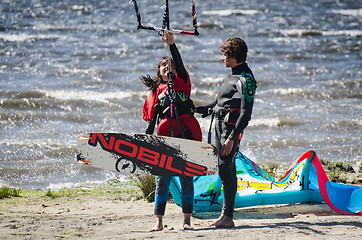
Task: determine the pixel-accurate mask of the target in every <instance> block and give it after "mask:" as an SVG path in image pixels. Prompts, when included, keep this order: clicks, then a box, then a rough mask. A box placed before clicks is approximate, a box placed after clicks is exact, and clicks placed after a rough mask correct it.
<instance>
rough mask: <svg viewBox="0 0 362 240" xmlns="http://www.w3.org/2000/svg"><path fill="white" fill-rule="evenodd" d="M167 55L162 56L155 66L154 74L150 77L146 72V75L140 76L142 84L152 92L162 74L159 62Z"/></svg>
mask: <svg viewBox="0 0 362 240" xmlns="http://www.w3.org/2000/svg"><path fill="white" fill-rule="evenodd" d="M167 59H168V57H167V56H163V57H162V59H161V60H160V61H159V63H158V65H157V68H156V76H154V77H152V78H151V76H150V75H149V74H148V75H147V76H142V77H140V79H141V81H142V82H143V84H144V85H146V87H147V89H148V90H151V91H152V92H154V91H156V89H157V87H158V85H160V83H161V82H162V76H161V70H160V67H161V64H162V63H163V62H164V61H165V60H167Z"/></svg>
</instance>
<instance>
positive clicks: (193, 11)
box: [130, 0, 199, 36]
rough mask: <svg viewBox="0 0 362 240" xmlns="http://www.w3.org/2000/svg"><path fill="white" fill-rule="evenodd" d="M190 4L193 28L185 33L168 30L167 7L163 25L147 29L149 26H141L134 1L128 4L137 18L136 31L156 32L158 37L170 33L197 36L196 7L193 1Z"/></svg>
mask: <svg viewBox="0 0 362 240" xmlns="http://www.w3.org/2000/svg"><path fill="white" fill-rule="evenodd" d="M191 2H192V7H191V14H192V25H193V27H194V31H193V32H192V31H187V30H176V29H169V28H170V23H169V12H168V7H167V8H166V9H165V13H164V15H163V25H162V28H159V27H149V26H143V25H142V21H141V14H140V12H139V9H138V5H137V2H136V0H131V1H130V4H132V5H133V7H134V10H135V13H136V16H137V21H138V27H137V29H144V30H152V31H155V32H157V33H158V34H159V35H161V36H163V35H164V34H165V32H170V33H175V34H186V35H195V36H198V35H199V32H198V31H197V28H198V26H197V19H196V7H195V3H194V0H191ZM166 4H167V5H168V1H166Z"/></svg>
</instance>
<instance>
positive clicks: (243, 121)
mask: <svg viewBox="0 0 362 240" xmlns="http://www.w3.org/2000/svg"><path fill="white" fill-rule="evenodd" d="M253 104H254V101H251V102H249V101H245V102H244V104H243V106H241V109H240V115H239V118H238V120H237V121H236V124H235V128H234V130H233V131H232V132H231V133H230V135H229V138H230V139H231V140H235V139H237V138H238V137H239V135H240V133H241V132H242V131H244V129H245V128H246V127H247V126H248V124H249V121H250V119H251V113H252V110H253Z"/></svg>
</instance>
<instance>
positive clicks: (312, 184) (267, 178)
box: [170, 151, 362, 215]
mask: <svg viewBox="0 0 362 240" xmlns="http://www.w3.org/2000/svg"><path fill="white" fill-rule="evenodd" d="M235 163H236V171H237V193H236V197H235V208H243V207H250V206H257V205H273V204H293V203H321V202H325V203H326V204H328V206H329V207H331V208H332V209H333V210H335V211H337V212H338V213H342V214H359V215H362V187H361V186H355V185H346V184H339V183H334V182H331V181H329V180H328V177H327V175H326V173H325V171H324V169H323V167H322V164H321V163H320V161H319V159H318V157H317V154H316V153H315V152H314V151H308V152H306V153H305V154H303V155H302V156H301V157H300V158H299V159H297V160H295V161H294V162H293V163H292V165H291V166H290V167H289V169H288V170H287V171H286V173H285V175H284V177H282V178H281V179H280V180H278V179H276V178H274V177H273V176H271V175H270V174H268V173H266V172H265V171H264V170H263V169H261V168H260V167H259V166H258V165H257V164H256V163H254V162H253V161H252V160H250V159H249V158H247V157H246V156H245V155H243V154H242V153H241V152H239V153H238V155H237V157H236V159H235ZM194 189H195V197H194V211H195V212H208V211H221V209H222V203H223V188H222V183H221V180H220V178H219V176H218V175H217V174H216V175H209V176H199V177H194ZM170 191H171V194H172V196H173V198H174V200H175V203H176V204H178V205H179V206H181V185H180V181H179V178H178V177H173V178H172V181H171V184H170Z"/></svg>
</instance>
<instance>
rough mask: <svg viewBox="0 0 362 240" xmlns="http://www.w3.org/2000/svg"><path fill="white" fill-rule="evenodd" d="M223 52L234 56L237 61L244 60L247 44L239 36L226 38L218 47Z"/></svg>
mask: <svg viewBox="0 0 362 240" xmlns="http://www.w3.org/2000/svg"><path fill="white" fill-rule="evenodd" d="M220 50H221V52H222V53H223V54H226V55H228V56H229V57H232V58H235V59H236V61H237V62H238V63H241V62H245V61H246V56H247V53H248V46H247V45H246V43H245V42H244V40H242V39H241V38H228V39H226V40H225V42H224V43H223V44H222V46H221V47H220Z"/></svg>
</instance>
